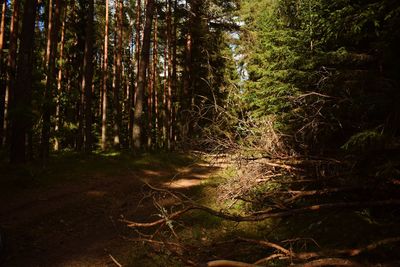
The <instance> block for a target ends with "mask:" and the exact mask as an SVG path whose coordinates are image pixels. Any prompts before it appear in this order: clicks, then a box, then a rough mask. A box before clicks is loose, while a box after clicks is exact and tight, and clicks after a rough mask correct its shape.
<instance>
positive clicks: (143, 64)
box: [133, 0, 154, 152]
mask: <svg viewBox="0 0 400 267" xmlns="http://www.w3.org/2000/svg"><path fill="white" fill-rule="evenodd" d="M153 13H154V0H147V4H146V22H145V27H144V30H143V44H142V49H141V57H140V61H139V73H138V87H137V96H136V103H135V112H134V124H133V142H134V150H135V151H137V152H139V151H140V149H141V148H142V146H141V137H142V130H143V126H144V124H143V114H142V113H143V98H144V91H145V90H144V89H145V86H146V84H145V83H146V72H147V68H148V64H149V52H150V40H151V28H152V24H153Z"/></svg>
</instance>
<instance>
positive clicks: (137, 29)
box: [129, 0, 142, 147]
mask: <svg viewBox="0 0 400 267" xmlns="http://www.w3.org/2000/svg"><path fill="white" fill-rule="evenodd" d="M141 17H142V1H141V0H136V21H135V32H136V36H135V63H136V69H135V72H136V75H135V89H134V93H133V94H132V99H131V101H132V102H131V103H132V107H135V103H136V95H137V88H138V76H139V65H140V64H139V61H140V40H141V23H142V19H141ZM134 120H135V114H134V109H133V108H131V110H130V119H129V133H130V134H129V136H130V139H131V140H130V144H131V146H132V147H134V138H133V135H134V134H133V125H134Z"/></svg>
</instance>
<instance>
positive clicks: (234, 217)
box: [121, 199, 400, 228]
mask: <svg viewBox="0 0 400 267" xmlns="http://www.w3.org/2000/svg"><path fill="white" fill-rule="evenodd" d="M390 205H394V206H398V205H400V200H398V199H392V200H380V201H366V202H339V203H327V204H320V205H312V206H307V207H302V208H298V209H292V210H287V211H280V212H271V211H266V212H265V213H262V211H261V212H257V214H256V215H254V214H251V215H247V216H239V215H233V214H229V213H224V212H220V211H216V210H213V209H211V208H208V207H205V206H200V205H191V206H188V207H186V208H184V209H183V210H180V211H177V212H175V213H172V214H171V215H169V216H168V217H167V218H162V219H159V220H157V221H153V222H148V223H140V222H132V221H129V220H125V219H123V220H121V221H122V222H124V223H126V224H127V226H128V227H143V228H149V227H153V226H157V225H160V224H163V223H166V222H167V221H169V220H173V219H176V218H178V217H180V216H182V215H183V214H185V213H187V212H189V211H191V210H201V211H204V212H207V213H209V214H211V215H214V216H217V217H220V218H222V219H226V220H229V221H234V222H255V221H263V220H266V219H269V218H279V217H288V216H292V215H296V214H304V213H308V212H318V211H321V210H326V209H335V208H361V207H379V206H390Z"/></svg>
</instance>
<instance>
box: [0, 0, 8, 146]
mask: <svg viewBox="0 0 400 267" xmlns="http://www.w3.org/2000/svg"><path fill="white" fill-rule="evenodd" d="M0 3H1V19H0V97H2V99H0V119H1V122H4V118H5V113H6V101H5V97H3V95H4V96H5V95H6V89H5V88H6V86H5V85H6V83H5V78H6V76H5V75H4V74H5V64H4V62H3V48H4V35H5V34H4V32H5V21H6V10H7V1H6V0H2V1H1V2H0ZM4 127H5V126H4V123H1V124H0V147H1V146H2V145H3V136H5V130H4Z"/></svg>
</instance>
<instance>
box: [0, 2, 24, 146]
mask: <svg viewBox="0 0 400 267" xmlns="http://www.w3.org/2000/svg"><path fill="white" fill-rule="evenodd" d="M12 5H13V13H12V17H11V24H10V44H9V49H8V59H7V83H6V90H5V94H4V117H3V122H2V123H3V140H2V142H3V144H4V145H5V144H7V143H8V140H9V137H10V133H9V122H8V111H9V106H10V98H11V97H10V96H11V94H10V88H15V75H16V62H17V61H16V58H17V38H18V28H19V27H18V26H19V24H18V20H19V9H20V1H19V0H14V1H13V4H12Z"/></svg>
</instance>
